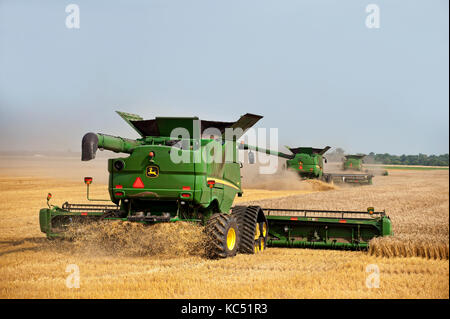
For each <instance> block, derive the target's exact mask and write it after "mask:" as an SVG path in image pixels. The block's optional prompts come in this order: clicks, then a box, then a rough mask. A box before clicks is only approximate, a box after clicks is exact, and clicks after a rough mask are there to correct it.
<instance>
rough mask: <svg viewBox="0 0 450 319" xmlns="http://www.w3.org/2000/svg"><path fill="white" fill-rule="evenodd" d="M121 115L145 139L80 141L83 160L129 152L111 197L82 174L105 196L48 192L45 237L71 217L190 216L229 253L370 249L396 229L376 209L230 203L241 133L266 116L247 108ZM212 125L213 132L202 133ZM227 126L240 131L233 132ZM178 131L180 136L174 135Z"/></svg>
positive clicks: (211, 246)
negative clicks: (73, 200) (56, 197)
mask: <svg viewBox="0 0 450 319" xmlns="http://www.w3.org/2000/svg"><path fill="white" fill-rule="evenodd" d="M118 114H119V115H120V116H121V117H122V118H123V119H124V120H125V121H126V122H127V123H128V124H130V125H131V126H132V127H133V129H135V130H136V131H137V132H138V133H139V134H140V135H141V138H138V139H136V140H132V139H126V138H122V137H114V136H110V135H105V134H100V133H87V134H86V135H85V136H84V137H83V140H82V160H83V161H89V160H92V159H94V158H95V154H96V151H97V149H106V150H110V151H113V152H120V153H125V154H128V156H127V157H118V158H114V159H109V160H108V171H109V184H108V189H109V195H110V200H95V199H91V198H89V186H90V185H91V183H92V182H93V179H92V177H85V179H84V182H85V184H86V186H87V198H88V200H90V201H104V202H105V203H101V204H70V203H67V202H66V203H64V204H63V205H62V206H61V207H58V206H55V205H50V203H49V201H50V199H51V194H49V195H48V197H47V205H48V208H43V209H41V210H40V213H39V221H40V227H41V231H42V232H44V233H45V234H46V235H47V237H49V238H52V237H58V236H64V235H63V234H64V231H66V230H67V228H68V227H69V226H70V225H71V224H72V223H84V222H88V221H89V222H91V221H98V220H121V221H129V222H138V223H143V224H147V225H151V224H155V223H161V222H177V221H188V222H194V223H199V224H201V225H204V226H205V232H206V234H207V238H208V239H207V240H208V242H207V253H208V255H209V257H211V258H226V257H231V256H234V255H235V254H236V253H237V252H241V253H249V254H253V253H257V252H260V251H263V250H264V249H265V248H266V246H267V245H273V246H280V245H283V246H286V247H294V246H300V247H331V248H339V247H341V248H355V249H356V248H365V247H367V245H368V241H369V240H370V239H371V238H373V237H376V236H385V235H389V234H390V233H391V230H390V220H389V217H388V216H386V215H385V214H384V212H374V210H373V209H372V208H370V209H369V210H368V211H367V212H351V211H319V210H316V211H310V210H294V209H291V210H279V209H272V208H261V207H259V206H235V207H232V204H233V201H234V198H235V197H236V196H242V193H243V191H242V188H241V171H240V169H241V164H240V162H239V159H238V154H239V152H238V151H237V146H236V140H237V139H238V138H239V137H240V136H242V134H244V132H245V131H246V130H247V129H248V128H250V127H252V126H253V125H254V124H255V123H256V122H258V121H259V120H260V119H261V118H262V116H259V115H254V114H245V115H244V116H242V117H241V118H240V119H239V120H238V121H236V122H216V121H214V122H213V121H200V120H199V119H198V118H196V117H192V118H181V117H178V118H176V117H157V118H155V119H153V120H143V119H142V118H141V117H140V116H138V115H134V114H129V113H123V112H118ZM212 128H215V132H216V134H215V135H214V134H208V135H207V136H208V137H207V138H205V137H200V136H201V134H200V133H201V132H205V130H208V129H212ZM227 129H233V130H235V131H234V132H235V134H234V135H233V136H232V137H231V138H230V137H227V136H228V135H227V134H226V133H225V131H226V130H227ZM173 130H177V132H178V133H180V135H175V137H174V136H173V135H172V133H173ZM196 136H197V137H196ZM226 152H231V155H230V153H227V154H228V155H226V154H225V153H226ZM213 157H214V158H213ZM217 159H218V160H217ZM106 202H108V203H106ZM180 240H182V239H180Z"/></svg>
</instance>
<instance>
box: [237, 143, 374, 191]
mask: <svg viewBox="0 0 450 319" xmlns="http://www.w3.org/2000/svg"><path fill="white" fill-rule="evenodd" d="M239 148H240V149H244V150H249V161H250V163H254V154H253V153H250V152H251V151H252V150H253V151H256V152H261V153H265V154H268V155H273V156H278V157H281V158H285V159H286V165H285V167H286V169H288V170H292V171H294V172H297V173H298V175H299V176H300V177H301V178H302V179H311V178H314V179H320V180H322V181H325V182H327V183H331V182H333V183H349V184H356V185H365V184H367V185H371V184H372V178H373V174H369V173H367V174H366V173H365V174H340V173H325V172H324V169H323V164H324V162H325V163H326V162H327V159H326V158H325V157H324V156H323V155H324V154H325V152H327V151H328V150H329V149H330V148H331V147H330V146H326V147H325V148H313V147H297V148H290V147H289V146H286V148H287V149H288V150H289V151H291V153H292V154H286V153H283V152H279V151H273V150H267V149H264V148H261V147H258V146H252V145H248V144H244V143H241V144H240V145H239Z"/></svg>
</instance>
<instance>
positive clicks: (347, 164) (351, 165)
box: [342, 154, 366, 172]
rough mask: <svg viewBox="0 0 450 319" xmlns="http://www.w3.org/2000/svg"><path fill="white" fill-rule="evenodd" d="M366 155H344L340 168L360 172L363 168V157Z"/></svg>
mask: <svg viewBox="0 0 450 319" xmlns="http://www.w3.org/2000/svg"><path fill="white" fill-rule="evenodd" d="M364 157H366V155H364V154H358V155H345V157H344V160H343V163H342V169H343V170H344V171H345V170H354V171H360V172H362V171H363V170H364V169H363V158H364Z"/></svg>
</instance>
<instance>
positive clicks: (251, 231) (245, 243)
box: [231, 206, 259, 254]
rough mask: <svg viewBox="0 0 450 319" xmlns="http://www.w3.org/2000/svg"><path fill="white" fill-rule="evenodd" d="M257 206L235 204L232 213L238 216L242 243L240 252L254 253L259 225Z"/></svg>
mask: <svg viewBox="0 0 450 319" xmlns="http://www.w3.org/2000/svg"><path fill="white" fill-rule="evenodd" d="M258 209H259V207H257V206H235V207H233V210H232V213H231V214H232V215H233V216H236V220H237V223H238V227H239V234H240V243H239V252H240V253H244V254H254V253H255V250H254V242H255V234H256V230H257V227H258V224H257V223H256V219H257V217H258Z"/></svg>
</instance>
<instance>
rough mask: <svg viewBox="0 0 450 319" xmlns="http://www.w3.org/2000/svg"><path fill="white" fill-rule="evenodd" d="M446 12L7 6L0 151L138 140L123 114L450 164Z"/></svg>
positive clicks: (245, 3) (1, 29) (349, 4)
mask: <svg viewBox="0 0 450 319" xmlns="http://www.w3.org/2000/svg"><path fill="white" fill-rule="evenodd" d="M71 3H75V4H77V5H78V6H79V8H80V28H79V29H68V28H67V27H66V23H65V21H66V17H67V15H68V13H66V12H65V8H66V6H67V5H68V4H71ZM370 3H375V4H377V5H378V6H379V8H380V28H378V29H376V28H371V29H369V28H367V27H366V24H365V21H366V17H367V15H368V13H366V6H367V5H368V4H370ZM448 12H449V2H448V1H447V0H442V1H438V0H422V1H410V0H403V1H401V0H397V1H378V0H368V1H361V0H355V1H337V0H336V1H317V0H311V1H298V0H280V1H275V0H227V1H225V0H222V1H211V0H178V1H175V0H150V1H149V0H147V1H130V0H127V1H81V0H71V1H61V0H55V1H20V0H0V134H1V135H0V136H1V137H0V150H3V151H4V150H33V151H36V150H46V151H48V150H56V151H58V150H61V151H63V150H67V149H71V150H73V151H75V150H76V151H78V150H79V149H80V142H81V138H82V136H83V134H84V133H86V132H89V131H94V132H103V133H108V134H113V135H123V136H126V137H131V138H134V137H137V134H136V133H135V132H134V131H133V130H132V129H131V128H129V127H128V125H127V124H126V123H125V122H123V121H122V119H120V118H119V116H117V115H116V114H115V113H114V110H123V111H128V112H133V113H138V114H140V115H142V116H143V117H144V118H146V119H149V118H154V117H155V116H199V117H200V118H203V119H208V120H223V121H233V120H236V119H237V118H239V116H240V115H242V114H244V113H247V112H251V113H256V114H261V115H263V116H264V118H263V119H262V120H261V121H260V122H259V123H258V127H266V128H270V127H277V128H279V139H280V144H281V145H291V146H315V147H322V146H326V145H331V146H335V147H337V146H339V147H342V148H344V149H345V150H346V151H348V152H365V153H368V152H371V151H373V152H376V153H380V152H382V153H384V152H389V153H393V154H403V153H406V154H417V153H419V152H421V153H425V154H432V153H439V154H440V153H447V152H448V151H449V122H448V116H449V91H448V86H449V73H448V72H449V42H448V38H449V34H448V30H449V29H448V27H449V25H448V24H449V19H448Z"/></svg>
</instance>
